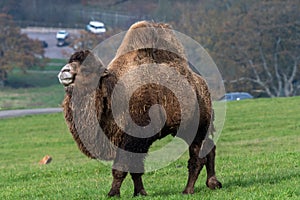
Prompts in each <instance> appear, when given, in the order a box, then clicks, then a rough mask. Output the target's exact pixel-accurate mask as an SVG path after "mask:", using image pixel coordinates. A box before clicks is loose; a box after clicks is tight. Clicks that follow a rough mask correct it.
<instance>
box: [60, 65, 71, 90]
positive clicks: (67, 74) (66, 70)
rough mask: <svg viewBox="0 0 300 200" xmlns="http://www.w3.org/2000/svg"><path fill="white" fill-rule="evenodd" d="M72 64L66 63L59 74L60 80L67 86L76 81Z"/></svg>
mask: <svg viewBox="0 0 300 200" xmlns="http://www.w3.org/2000/svg"><path fill="white" fill-rule="evenodd" d="M71 69H72V68H71V65H70V64H67V65H65V66H64V67H63V68H62V69H61V70H60V72H59V74H58V76H57V77H58V80H59V82H60V83H61V84H63V85H64V86H65V87H67V86H69V85H71V84H72V83H73V82H74V79H75V74H74V73H72V71H71Z"/></svg>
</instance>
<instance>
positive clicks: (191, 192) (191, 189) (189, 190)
mask: <svg viewBox="0 0 300 200" xmlns="http://www.w3.org/2000/svg"><path fill="white" fill-rule="evenodd" d="M182 194H194V189H193V188H185V190H183V192H182Z"/></svg>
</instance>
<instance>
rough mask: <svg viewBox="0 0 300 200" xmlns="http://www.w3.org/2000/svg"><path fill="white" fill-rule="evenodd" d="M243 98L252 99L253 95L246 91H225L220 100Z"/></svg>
mask: <svg viewBox="0 0 300 200" xmlns="http://www.w3.org/2000/svg"><path fill="white" fill-rule="evenodd" d="M243 99H253V96H252V95H251V94H249V93H247V92H231V93H226V94H225V95H224V96H223V97H222V98H220V101H239V100H243Z"/></svg>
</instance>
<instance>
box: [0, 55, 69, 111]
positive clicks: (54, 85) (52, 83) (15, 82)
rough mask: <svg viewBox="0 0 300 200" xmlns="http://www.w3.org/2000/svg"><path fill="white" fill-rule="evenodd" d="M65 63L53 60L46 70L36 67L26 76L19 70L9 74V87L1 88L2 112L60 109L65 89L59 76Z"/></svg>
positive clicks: (0, 102)
mask: <svg viewBox="0 0 300 200" xmlns="http://www.w3.org/2000/svg"><path fill="white" fill-rule="evenodd" d="M65 62H66V61H64V60H55V59H52V60H51V63H49V64H48V65H46V66H45V68H44V69H40V68H37V67H35V68H33V70H30V71H28V72H27V73H26V74H24V73H23V72H21V71H19V70H14V71H12V72H11V73H9V75H8V80H7V82H8V83H7V84H8V86H7V87H4V88H0V110H11V109H22V108H45V107H59V106H60V104H61V102H62V99H63V97H64V88H63V87H62V85H60V84H59V81H58V79H57V74H58V72H59V70H60V69H61V67H62V66H63V65H64V64H65Z"/></svg>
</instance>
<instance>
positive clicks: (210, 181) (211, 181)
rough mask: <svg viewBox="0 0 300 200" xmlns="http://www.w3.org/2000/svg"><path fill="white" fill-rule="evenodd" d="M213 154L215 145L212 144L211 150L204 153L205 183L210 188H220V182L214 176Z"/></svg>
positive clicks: (214, 153)
mask: <svg viewBox="0 0 300 200" xmlns="http://www.w3.org/2000/svg"><path fill="white" fill-rule="evenodd" d="M209 140H210V139H209ZM212 142H213V141H212ZM215 156H216V146H215V145H213V148H212V149H211V151H210V152H209V153H208V154H207V155H206V158H207V162H206V163H205V167H206V171H207V180H206V185H207V187H209V188H210V189H216V188H222V184H221V182H220V181H218V179H217V178H216V173H215Z"/></svg>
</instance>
